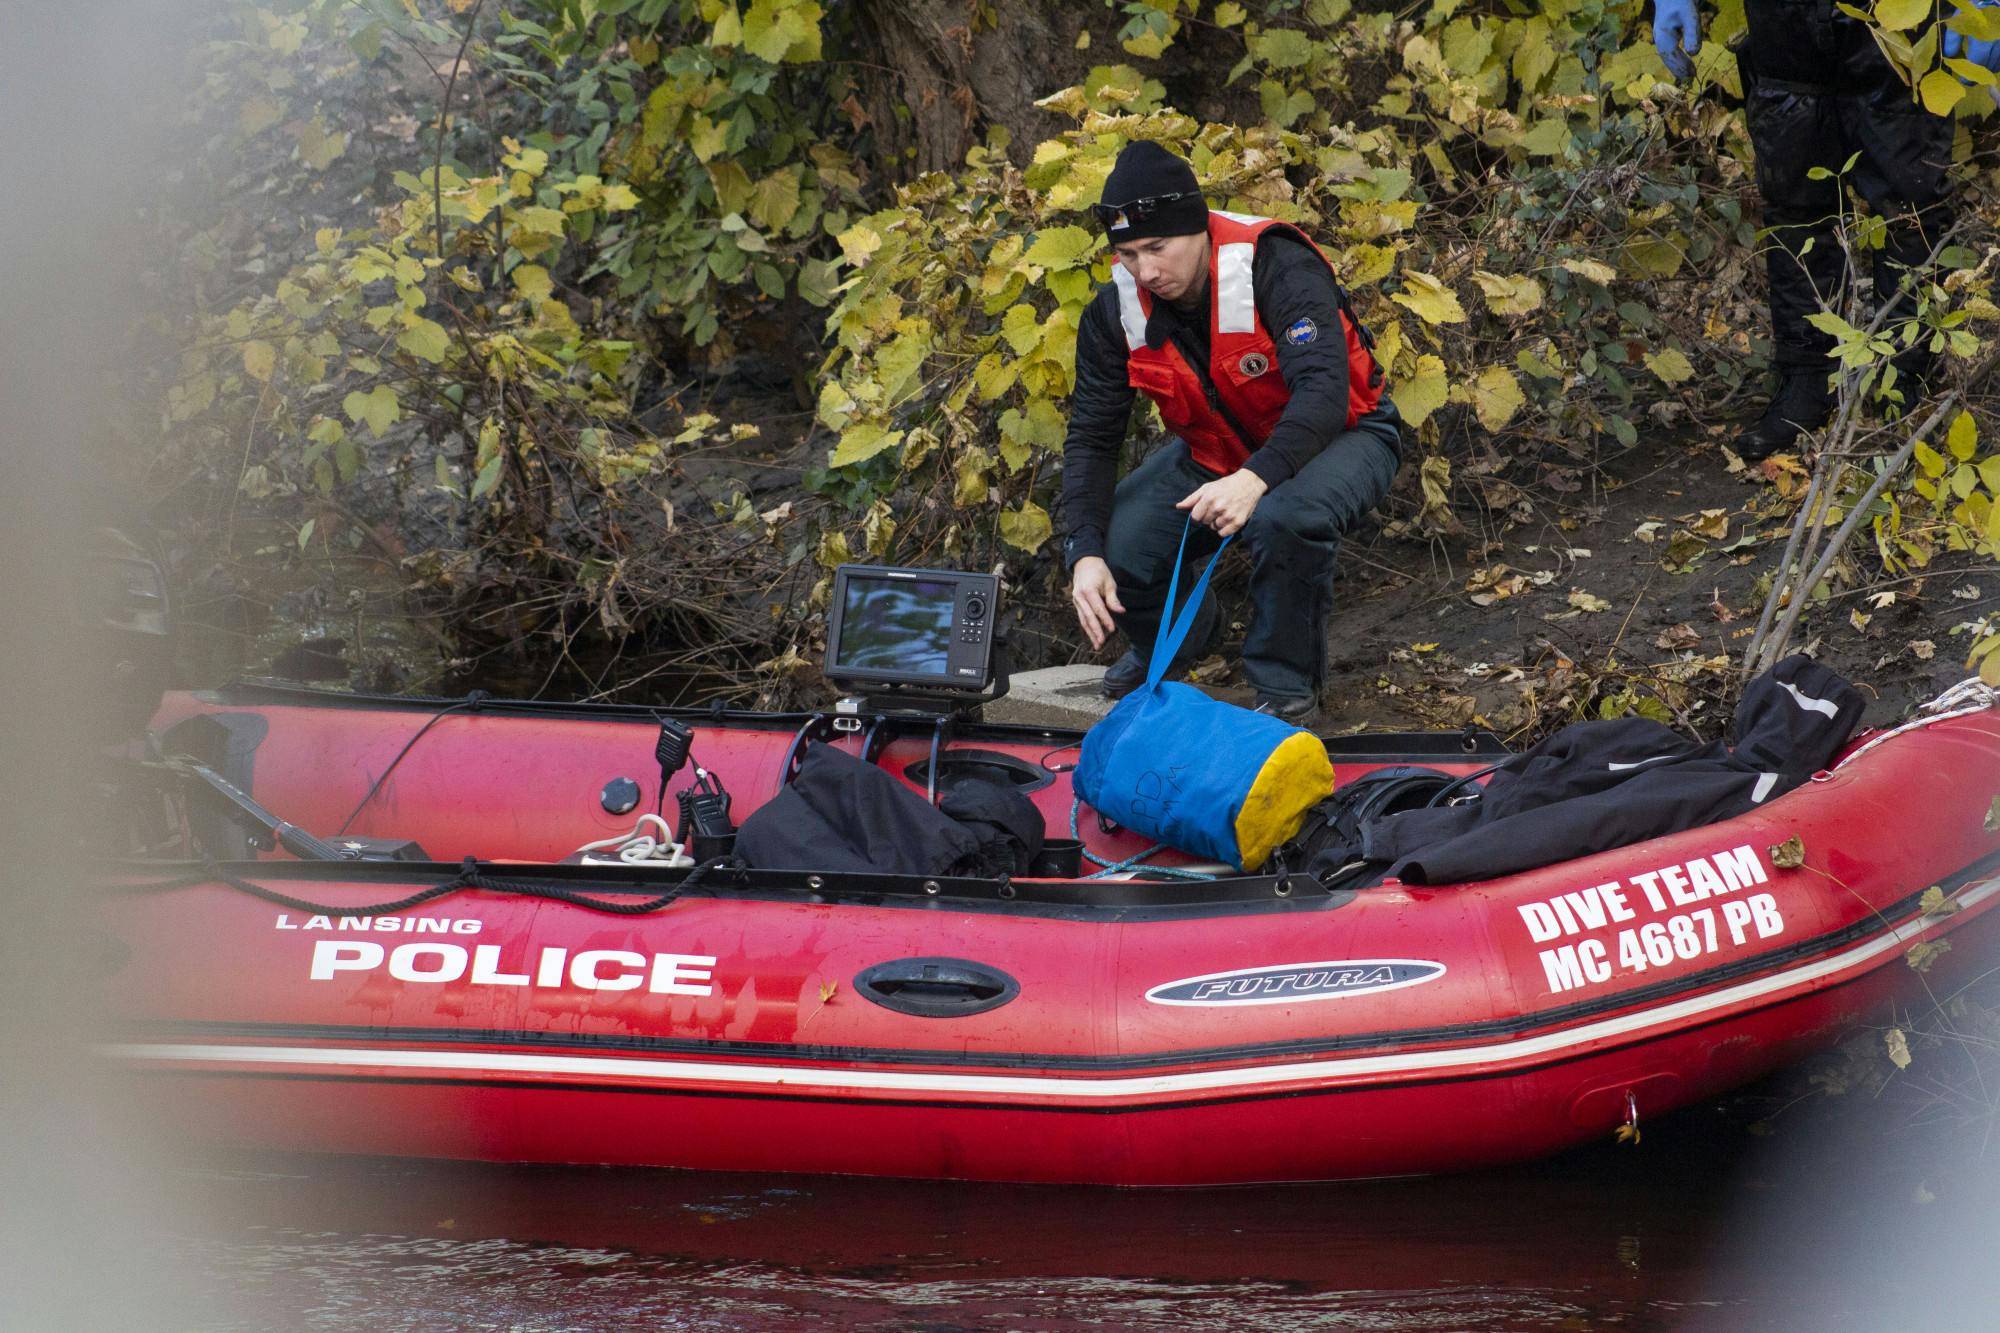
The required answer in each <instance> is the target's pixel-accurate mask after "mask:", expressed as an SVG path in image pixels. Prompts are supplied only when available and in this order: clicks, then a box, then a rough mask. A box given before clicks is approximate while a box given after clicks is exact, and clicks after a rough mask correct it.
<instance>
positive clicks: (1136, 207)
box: [1090, 190, 1201, 231]
mask: <svg viewBox="0 0 2000 1333" xmlns="http://www.w3.org/2000/svg"><path fill="white" fill-rule="evenodd" d="M1200 197H1201V191H1199V190H1176V191H1175V192H1174V193H1172V194H1149V195H1147V196H1146V197H1145V198H1144V199H1133V200H1130V201H1129V202H1127V203H1122V204H1092V205H1091V206H1090V211H1091V213H1092V214H1093V215H1094V216H1095V217H1096V218H1097V225H1098V226H1100V227H1102V228H1104V229H1105V230H1106V231H1116V230H1118V229H1119V228H1120V227H1129V226H1132V225H1133V224H1134V223H1139V222H1144V221H1145V220H1146V219H1148V218H1150V217H1152V216H1153V215H1154V214H1156V213H1158V212H1159V211H1160V210H1161V209H1163V208H1165V207H1166V206H1167V205H1168V204H1174V203H1179V202H1180V201H1181V200H1183V199H1199V198H1200Z"/></svg>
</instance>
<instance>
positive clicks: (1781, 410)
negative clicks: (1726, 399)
mask: <svg viewBox="0 0 2000 1333" xmlns="http://www.w3.org/2000/svg"><path fill="white" fill-rule="evenodd" d="M1832 415H1833V392H1832V391H1831V390H1830V389H1828V388H1827V387H1826V372H1825V371H1821V370H1810V371H1802V370H1793V371H1787V372H1785V377H1784V379H1783V380H1782V381H1780V383H1779V385H1778V392H1777V393H1775V394H1773V395H1772V396H1771V405H1770V406H1769V407H1767V408H1765V409H1764V415H1763V417H1762V418H1761V419H1760V420H1759V421H1758V422H1757V424H1756V425H1754V426H1752V427H1750V429H1748V430H1746V431H1744V432H1743V433H1742V434H1741V435H1739V436H1737V437H1736V453H1737V456H1738V457H1740V458H1742V459H1743V460H1744V461H1745V462H1750V463H1754V462H1757V461H1758V460H1759V459H1764V458H1769V457H1770V456H1771V455H1772V454H1775V453H1777V452H1778V451H1779V450H1781V449H1788V448H1790V447H1791V446H1792V445H1793V444H1795V443H1797V441H1798V439H1799V437H1800V436H1801V435H1804V434H1806V433H1807V432H1809V431H1815V430H1818V429H1819V428H1820V427H1821V426H1824V425H1825V424H1826V419H1827V418H1828V417H1830V416H1832Z"/></svg>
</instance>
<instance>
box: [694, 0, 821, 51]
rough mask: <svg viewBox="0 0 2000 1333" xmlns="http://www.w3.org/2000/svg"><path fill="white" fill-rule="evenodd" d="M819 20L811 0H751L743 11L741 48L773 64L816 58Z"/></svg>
mask: <svg viewBox="0 0 2000 1333" xmlns="http://www.w3.org/2000/svg"><path fill="white" fill-rule="evenodd" d="M819 20H820V7H819V6H818V5H817V4H813V3H811V0H750V8H749V9H748V10H746V11H744V14H743V49H744V50H746V51H748V52H749V53H750V54H751V55H754V56H757V57H759V58H761V59H764V60H768V61H770V62H771V63H772V64H774V65H775V64H778V63H780V62H782V61H789V62H791V63H794V64H805V63H808V62H811V61H815V60H818V59H819V54H820V34H819ZM718 30H719V25H718Z"/></svg>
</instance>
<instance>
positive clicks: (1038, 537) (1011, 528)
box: [1000, 500, 1054, 555]
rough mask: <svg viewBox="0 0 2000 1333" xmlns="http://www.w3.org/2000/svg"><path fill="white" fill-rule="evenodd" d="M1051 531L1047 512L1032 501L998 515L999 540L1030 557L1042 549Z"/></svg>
mask: <svg viewBox="0 0 2000 1333" xmlns="http://www.w3.org/2000/svg"><path fill="white" fill-rule="evenodd" d="M1052 531H1054V529H1053V528H1052V526H1051V525H1050V523H1049V516H1048V512H1047V511H1046V510H1044V509H1043V508H1042V507H1041V506H1040V505H1038V504H1036V503H1035V502H1034V501H1033V500H1029V501H1027V502H1025V503H1024V504H1022V506H1021V507H1020V508H1019V509H1018V510H1012V511H1009V512H1007V513H1003V514H1001V515H1000V540H1001V541H1004V542H1006V543H1007V544H1008V545H1009V546H1012V547H1015V548H1017V549H1019V550H1023V551H1026V552H1027V553H1028V554H1030V555H1033V554H1034V553H1035V552H1036V551H1039V550H1041V549H1042V543H1044V542H1046V541H1047V540H1048V539H1049V534H1050V533H1051V532H1052Z"/></svg>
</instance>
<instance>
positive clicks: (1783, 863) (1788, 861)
mask: <svg viewBox="0 0 2000 1333" xmlns="http://www.w3.org/2000/svg"><path fill="white" fill-rule="evenodd" d="M1769 850H1770V853H1771V864H1772V865H1774V866H1776V867H1778V869H1780V870H1797V869H1798V868H1799V867H1800V866H1802V865H1804V864H1805V863H1806V842H1805V839H1804V838H1801V837H1800V836H1799V835H1798V834H1796V833H1794V834H1793V835H1792V836H1791V837H1789V838H1787V839H1785V840H1784V841H1783V842H1781V843H1779V844H1777V845H1776V846H1775V847H1772V848H1770V849H1769Z"/></svg>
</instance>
